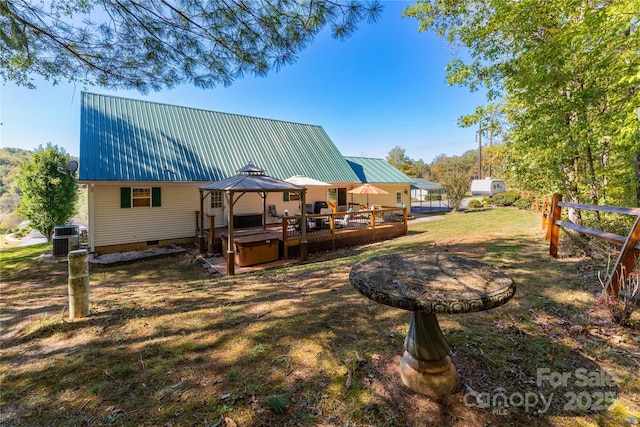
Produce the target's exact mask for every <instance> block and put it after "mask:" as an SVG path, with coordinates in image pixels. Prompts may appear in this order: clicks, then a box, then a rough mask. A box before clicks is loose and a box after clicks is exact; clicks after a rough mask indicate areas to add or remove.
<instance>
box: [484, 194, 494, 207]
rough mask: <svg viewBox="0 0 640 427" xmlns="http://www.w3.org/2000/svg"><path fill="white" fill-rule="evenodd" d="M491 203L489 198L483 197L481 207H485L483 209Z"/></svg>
mask: <svg viewBox="0 0 640 427" xmlns="http://www.w3.org/2000/svg"><path fill="white" fill-rule="evenodd" d="M492 203H493V200H491V197H488V196H484V197H483V198H482V205H483V206H485V207H486V206H491V204H492Z"/></svg>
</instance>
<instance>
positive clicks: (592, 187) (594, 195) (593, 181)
mask: <svg viewBox="0 0 640 427" xmlns="http://www.w3.org/2000/svg"><path fill="white" fill-rule="evenodd" d="M585 157H586V161H587V180H588V182H589V197H590V199H591V204H594V205H597V204H598V202H599V198H598V179H597V178H596V170H595V168H594V166H593V153H592V152H591V146H589V145H587V147H586V149H585ZM593 219H594V220H595V221H596V223H598V224H600V212H598V211H593Z"/></svg>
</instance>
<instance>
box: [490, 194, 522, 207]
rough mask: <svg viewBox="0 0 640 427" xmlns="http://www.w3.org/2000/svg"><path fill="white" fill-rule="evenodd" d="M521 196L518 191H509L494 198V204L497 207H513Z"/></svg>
mask: <svg viewBox="0 0 640 427" xmlns="http://www.w3.org/2000/svg"><path fill="white" fill-rule="evenodd" d="M519 198H520V194H519V193H518V192H516V191H507V192H505V193H499V194H496V195H495V196H493V204H494V205H496V206H513V205H514V203H515V202H516V200H518V199H519Z"/></svg>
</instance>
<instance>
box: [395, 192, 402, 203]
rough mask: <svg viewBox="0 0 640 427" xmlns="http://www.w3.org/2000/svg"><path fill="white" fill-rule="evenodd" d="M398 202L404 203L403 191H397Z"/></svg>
mask: <svg viewBox="0 0 640 427" xmlns="http://www.w3.org/2000/svg"><path fill="white" fill-rule="evenodd" d="M396 203H402V191H396Z"/></svg>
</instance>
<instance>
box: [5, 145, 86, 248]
mask: <svg viewBox="0 0 640 427" xmlns="http://www.w3.org/2000/svg"><path fill="white" fill-rule="evenodd" d="M71 160H72V158H71V156H69V155H68V154H66V153H65V151H64V149H61V148H58V147H57V146H55V145H52V144H51V143H49V144H48V145H47V147H46V148H43V147H42V146H40V147H39V148H38V149H37V150H36V152H35V153H34V154H33V156H31V158H30V159H29V160H27V161H25V162H24V163H23V164H22V165H21V168H20V172H19V175H18V186H19V188H20V190H21V191H22V200H21V201H20V205H19V206H18V209H17V211H16V213H17V214H18V215H19V216H21V217H22V218H25V219H27V220H29V223H30V225H31V227H32V228H34V229H36V230H38V231H40V232H41V233H42V234H43V235H44V236H46V237H47V240H48V241H50V240H51V236H52V235H53V229H54V227H55V226H56V225H65V224H67V222H68V221H69V220H70V219H71V217H72V216H73V214H74V210H75V208H74V206H75V202H76V200H77V198H78V196H77V194H76V189H77V183H76V180H75V178H74V177H72V176H69V175H67V174H66V173H64V172H60V171H59V170H58V168H63V167H64V166H65V165H66V164H67V163H69V162H70V161H71Z"/></svg>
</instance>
